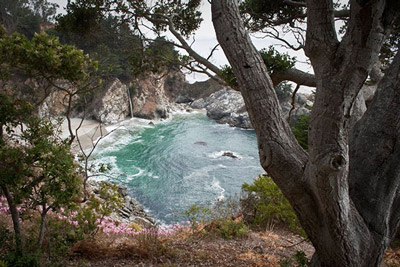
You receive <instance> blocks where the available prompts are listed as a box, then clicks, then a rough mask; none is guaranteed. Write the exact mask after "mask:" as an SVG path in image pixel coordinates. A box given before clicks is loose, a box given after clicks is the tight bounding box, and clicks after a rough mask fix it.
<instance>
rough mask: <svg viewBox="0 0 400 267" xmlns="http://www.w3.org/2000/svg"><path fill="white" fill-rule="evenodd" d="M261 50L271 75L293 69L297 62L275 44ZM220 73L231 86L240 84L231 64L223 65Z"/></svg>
mask: <svg viewBox="0 0 400 267" xmlns="http://www.w3.org/2000/svg"><path fill="white" fill-rule="evenodd" d="M259 52H260V55H261V57H262V59H263V61H264V64H265V66H266V67H267V71H268V73H269V75H272V74H274V73H278V72H280V71H284V70H286V69H291V68H293V67H294V64H295V63H296V58H295V57H290V56H289V54H287V53H280V52H278V51H277V50H275V48H274V47H273V46H270V47H269V48H268V49H262V50H260V51H259ZM220 75H221V78H222V79H223V80H224V81H225V82H226V83H227V84H228V85H229V86H233V87H234V86H237V85H238V83H237V81H236V77H235V75H234V73H233V70H232V67H231V66H228V65H224V66H222V68H221V74H220Z"/></svg>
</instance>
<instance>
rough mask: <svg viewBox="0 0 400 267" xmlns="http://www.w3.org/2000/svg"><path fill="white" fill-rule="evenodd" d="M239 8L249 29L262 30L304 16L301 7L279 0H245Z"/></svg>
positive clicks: (298, 0)
mask: <svg viewBox="0 0 400 267" xmlns="http://www.w3.org/2000/svg"><path fill="white" fill-rule="evenodd" d="M293 2H297V3H303V4H305V1H303V0H294V1H293ZM240 9H241V12H242V16H243V18H244V20H245V23H246V25H247V26H248V28H249V29H250V30H251V31H262V30H263V29H265V28H266V27H267V26H275V25H280V24H283V23H287V24H294V22H295V21H296V20H301V19H304V18H305V16H304V15H305V11H304V8H303V7H301V6H296V5H291V4H288V3H285V1H279V0H273V1H262V0H245V1H243V2H242V3H241V5H240Z"/></svg>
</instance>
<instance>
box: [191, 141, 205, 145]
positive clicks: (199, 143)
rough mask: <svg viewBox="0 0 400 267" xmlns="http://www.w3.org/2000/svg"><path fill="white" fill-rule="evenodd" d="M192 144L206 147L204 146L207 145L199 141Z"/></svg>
mask: <svg viewBox="0 0 400 267" xmlns="http://www.w3.org/2000/svg"><path fill="white" fill-rule="evenodd" d="M194 144H195V145H199V146H206V145H207V143H206V142H202V141H200V142H195V143H194Z"/></svg>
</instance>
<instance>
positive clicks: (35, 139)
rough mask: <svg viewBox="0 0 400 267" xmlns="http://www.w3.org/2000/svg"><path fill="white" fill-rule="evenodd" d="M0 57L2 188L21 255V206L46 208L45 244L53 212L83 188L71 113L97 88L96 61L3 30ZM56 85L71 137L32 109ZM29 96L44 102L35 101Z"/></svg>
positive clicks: (42, 38)
mask: <svg viewBox="0 0 400 267" xmlns="http://www.w3.org/2000/svg"><path fill="white" fill-rule="evenodd" d="M0 59H1V65H0V75H1V79H2V80H1V82H2V87H1V91H0V113H1V114H0V118H1V119H0V146H1V149H0V173H1V175H0V177H1V180H0V188H1V191H2V192H3V194H4V195H5V196H6V198H7V202H8V205H9V208H10V212H11V217H12V221H13V227H14V232H15V241H16V254H17V255H22V254H23V246H22V240H21V226H20V212H19V211H18V206H19V205H20V204H21V203H22V202H23V201H26V202H27V203H26V204H27V205H29V206H30V207H32V208H37V207H41V226H40V232H39V236H38V243H39V244H40V245H41V243H42V242H43V236H44V230H45V223H46V214H47V213H48V211H49V210H51V209H53V210H57V209H58V208H60V207H61V206H68V205H70V204H72V202H73V200H75V199H76V198H77V197H78V192H80V187H79V186H80V185H81V184H82V181H81V180H80V179H79V178H78V174H77V172H76V168H77V166H76V165H75V163H74V160H73V156H72V155H71V153H70V144H71V143H72V142H73V140H74V138H75V135H74V133H73V131H72V128H71V123H70V120H69V115H70V112H71V109H72V103H73V98H74V97H75V98H76V97H78V96H80V97H83V98H84V96H85V94H86V93H88V92H90V91H91V90H93V86H92V85H93V82H96V81H94V79H93V76H92V73H93V72H94V71H95V70H96V66H97V65H96V62H93V61H90V60H89V59H88V56H85V55H84V54H83V52H82V51H80V50H77V49H76V48H74V47H72V46H68V45H62V44H60V42H59V41H58V39H56V38H55V37H51V36H48V35H46V34H37V35H35V37H34V38H33V39H32V40H31V41H30V40H28V39H27V38H26V37H25V36H23V35H20V34H13V35H11V36H7V35H5V34H3V35H2V36H1V38H0ZM21 80H22V81H26V80H28V81H29V82H30V83H32V84H33V86H32V87H30V88H28V89H29V90H27V91H26V93H25V94H24V90H22V89H21V88H22V87H23V86H24V85H25V84H27V83H26V82H21ZM60 84H64V86H61V85H60ZM54 90H58V91H62V92H64V93H65V95H66V97H67V107H66V115H67V119H68V122H69V131H70V138H69V139H67V140H61V139H60V138H59V135H58V132H57V131H56V129H57V127H56V125H53V124H52V123H50V122H48V121H42V120H39V119H38V118H36V117H35V115H34V112H33V110H34V104H37V103H40V102H41V101H42V100H43V99H44V98H45V97H47V96H48V94H49V93H51V92H53V91H54ZM10 95H12V96H10ZM32 96H33V97H32ZM38 96H39V97H38ZM25 99H30V100H38V99H39V101H37V102H35V101H34V102H33V104H30V103H28V102H27V101H26V100H25Z"/></svg>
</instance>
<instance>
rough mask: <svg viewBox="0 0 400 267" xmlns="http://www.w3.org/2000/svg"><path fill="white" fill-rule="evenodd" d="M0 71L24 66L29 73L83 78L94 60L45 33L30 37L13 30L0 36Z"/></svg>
mask: <svg viewBox="0 0 400 267" xmlns="http://www.w3.org/2000/svg"><path fill="white" fill-rule="evenodd" d="M0 53H1V54H0V59H1V61H2V65H1V72H2V73H4V72H6V71H8V70H10V69H11V70H12V69H23V70H24V71H25V72H26V73H27V74H28V75H29V76H32V77H38V76H39V77H46V78H53V79H66V80H69V81H75V82H77V81H85V80H87V79H88V78H89V72H94V71H96V69H97V63H96V62H95V61H92V60H90V59H89V57H88V56H87V55H84V54H83V52H82V51H81V50H78V49H76V48H75V47H73V46H69V45H63V44H61V43H60V41H59V40H58V39H57V38H56V37H54V36H49V35H47V34H45V33H41V34H35V36H34V37H33V38H32V41H29V40H28V39H27V38H26V37H25V36H24V35H22V34H17V33H14V34H13V35H11V36H3V38H1V39H0Z"/></svg>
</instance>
